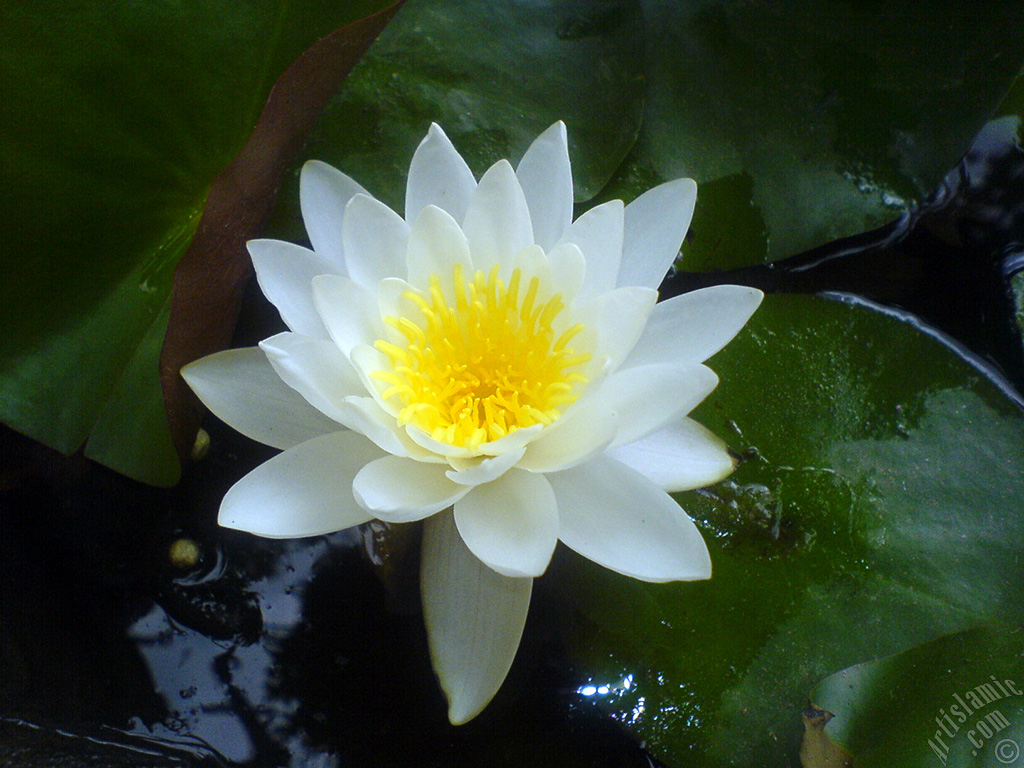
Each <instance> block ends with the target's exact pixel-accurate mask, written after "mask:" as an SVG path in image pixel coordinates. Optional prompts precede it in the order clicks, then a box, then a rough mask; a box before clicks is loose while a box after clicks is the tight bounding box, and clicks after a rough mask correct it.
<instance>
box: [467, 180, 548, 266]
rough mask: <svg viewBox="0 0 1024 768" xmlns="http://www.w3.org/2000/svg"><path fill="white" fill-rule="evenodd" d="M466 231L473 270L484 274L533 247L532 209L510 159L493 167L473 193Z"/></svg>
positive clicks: (468, 210) (506, 264) (506, 263)
mask: <svg viewBox="0 0 1024 768" xmlns="http://www.w3.org/2000/svg"><path fill="white" fill-rule="evenodd" d="M462 231H463V232H465V233H466V240H467V241H469V251H470V253H471V254H472V257H473V269H474V270H480V271H482V272H483V273H484V274H487V273H489V272H490V270H491V267H492V266H494V265H495V264H500V265H502V266H508V265H511V263H512V259H513V257H514V256H515V255H516V254H517V253H519V251H521V250H523V248H526V247H527V246H529V245H533V227H532V225H531V224H530V209H529V208H528V207H527V205H526V197H524V195H523V190H522V187H520V186H519V181H518V180H517V179H516V174H515V171H513V170H512V166H511V165H509V164H508V161H507V160H499V161H498V162H496V163H495V164H494V165H492V166H491V167H490V168H489V169H488V170H487V173H485V174H484V175H483V177H482V178H481V179H480V183H479V184H478V185H477V188H476V189H475V190H473V196H472V197H471V198H470V201H469V208H468V209H467V211H466V218H465V220H464V221H463V222H462Z"/></svg>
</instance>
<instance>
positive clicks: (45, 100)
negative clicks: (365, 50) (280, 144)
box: [0, 0, 388, 484]
mask: <svg viewBox="0 0 1024 768" xmlns="http://www.w3.org/2000/svg"><path fill="white" fill-rule="evenodd" d="M387 4H388V3H387V2H381V1H380V0H377V1H371V0H360V1H359V2H348V3H343V4H340V5H339V4H334V5H333V6H331V5H326V6H325V5H323V4H320V3H314V2H299V3H294V2H252V1H247V2H225V1H224V0H207V1H206V2H189V3H130V4H125V3H113V4H112V3H106V2H90V1H89V0H78V1H76V2H41V3H36V2H20V3H7V4H5V5H4V7H3V9H2V10H0V26H2V27H3V29H4V33H5V35H4V45H3V46H2V47H0V72H2V73H3V77H0V102H2V103H3V104H4V119H3V120H2V121H0V164H2V166H3V168H4V176H5V183H4V184H3V185H2V188H0V207H2V208H3V210H4V212H5V225H4V242H3V256H2V259H0V264H2V266H0V326H2V327H3V328H4V331H5V336H4V343H3V345H2V347H0V419H2V420H3V421H4V422H6V423H7V424H9V425H10V426H12V427H14V428H15V429H17V430H18V431H20V432H23V433H24V434H27V435H29V436H30V437H33V438H35V439H37V440H40V441H42V442H44V443H46V444H47V445H50V446H51V447H53V448H56V449H58V450H60V451H63V452H65V453H71V452H73V451H75V450H77V449H78V448H79V447H81V445H82V444H83V442H85V441H86V439H87V437H88V436H89V435H90V433H93V434H94V435H95V436H96V437H95V440H90V442H89V444H88V445H87V446H86V449H85V452H86V455H89V456H92V457H94V458H97V459H99V460H100V461H104V462H106V463H109V464H110V465H111V466H114V467H115V468H117V469H119V470H121V471H123V472H126V473H127V474H130V475H132V476H133V477H136V478H139V479H143V480H147V481H150V482H155V483H159V484H168V483H170V482H173V481H174V480H175V479H176V477H177V474H178V466H177V458H176V456H175V454H174V451H173V448H172V446H171V443H170V437H169V433H168V429H167V425H166V419H165V418H162V413H161V411H162V407H163V406H162V396H161V394H160V390H159V387H160V383H159V378H158V374H157V358H158V355H159V351H160V343H161V340H162V338H163V328H164V326H165V325H166V305H167V301H168V294H169V291H170V286H171V278H172V275H173V272H174V267H175V264H176V263H177V261H178V259H179V257H180V256H181V255H182V253H183V252H184V251H185V249H186V248H187V247H188V245H189V243H190V241H191V238H192V234H193V232H194V231H195V228H196V225H197V223H198V221H199V217H200V214H201V213H202V211H203V207H204V203H205V200H206V195H207V191H208V189H209V188H210V185H211V184H212V182H213V180H214V179H215V177H216V176H217V175H218V173H220V171H221V170H222V169H223V168H224V167H225V166H227V165H228V163H229V162H231V160H232V159H233V158H234V157H235V155H236V154H237V153H238V151H239V150H240V149H241V147H242V146H243V145H244V143H245V141H246V139H247V138H248V137H249V134H250V132H251V130H252V127H253V125H254V124H255V122H256V120H257V118H258V117H259V115H260V112H261V110H262V108H263V105H264V103H265V102H266V100H267V95H268V93H269V91H270V89H271V87H272V86H273V85H274V82H275V80H276V79H277V78H278V76H279V75H280V74H281V73H282V71H284V70H285V68H286V67H287V66H288V65H289V64H290V63H291V62H292V61H293V60H294V59H295V57H296V56H298V55H299V54H300V53H301V52H302V51H303V50H304V49H305V48H306V47H307V46H309V45H310V43H312V42H313V41H314V40H316V39H317V38H318V37H320V36H322V35H324V34H326V33H328V32H330V31H331V30H333V29H335V28H337V27H339V26H341V25H343V24H346V23H348V22H350V21H352V20H354V19H358V18H361V17H363V16H366V15H367V14H369V13H371V12H373V11H377V10H379V9H380V8H382V7H383V6H385V5H387Z"/></svg>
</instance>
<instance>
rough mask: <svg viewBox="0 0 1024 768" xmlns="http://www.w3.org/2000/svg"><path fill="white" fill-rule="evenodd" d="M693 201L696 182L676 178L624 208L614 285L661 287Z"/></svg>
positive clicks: (687, 219)
mask: <svg viewBox="0 0 1024 768" xmlns="http://www.w3.org/2000/svg"><path fill="white" fill-rule="evenodd" d="M696 202H697V184H696V182H694V180H693V179H676V180H675V181H669V182H666V183H664V184H661V185H659V186H657V187H655V188H654V189H649V190H647V191H646V192H644V193H643V194H642V195H640V197H638V198H637V199H636V200H634V201H633V202H632V203H630V204H629V205H627V206H626V234H625V239H624V240H623V243H622V267H621V268H620V269H619V279H618V283H617V284H618V285H620V286H623V285H639V286H643V287H645V288H657V287H658V286H659V285H661V281H662V280H664V279H665V273H666V272H668V269H669V267H671V266H672V262H673V261H675V258H676V255H678V253H679V247H680V246H681V245H682V244H683V238H684V237H686V230H687V229H689V228H690V220H691V219H692V218H693V206H694V205H695V204H696Z"/></svg>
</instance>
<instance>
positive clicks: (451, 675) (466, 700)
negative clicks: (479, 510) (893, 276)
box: [420, 513, 533, 725]
mask: <svg viewBox="0 0 1024 768" xmlns="http://www.w3.org/2000/svg"><path fill="white" fill-rule="evenodd" d="M420 588H421V591H422V593H423V618H424V621H425V622H426V625H427V640H428V642H429V645H430V659H431V661H432V662H433V665H434V671H435V672H436V673H437V677H438V679H439V680H440V683H441V688H442V690H444V694H445V696H446V697H447V699H448V719H449V720H451V722H452V724H454V725H461V724H463V723H466V722H468V721H470V720H472V719H473V718H474V717H476V716H477V715H478V714H480V712H482V711H483V709H484V707H486V706H487V704H488V703H489V702H490V700H491V699H492V698H494V694H496V693H497V692H498V689H499V688H500V687H501V684H502V683H503V682H504V680H505V676H506V675H507V674H508V670H509V668H510V667H511V666H512V659H513V658H515V655H516V650H517V649H518V648H519V640H520V639H521V638H522V635H523V627H524V626H525V625H526V614H527V611H528V610H529V607H530V593H531V591H532V589H533V579H512V578H508V577H506V576H502V575H501V574H499V573H496V572H495V571H493V570H492V569H490V568H488V567H487V566H486V565H484V564H483V563H482V562H480V560H478V559H477V558H476V556H474V555H473V553H472V552H470V551H469V549H468V548H467V547H466V545H465V543H464V542H463V541H462V537H461V536H460V535H459V532H458V530H456V527H455V521H454V520H453V519H452V515H451V514H448V513H442V514H440V515H436V516H434V517H433V518H431V519H430V520H428V521H427V522H426V525H425V527H424V532H423V560H422V565H421V566H420Z"/></svg>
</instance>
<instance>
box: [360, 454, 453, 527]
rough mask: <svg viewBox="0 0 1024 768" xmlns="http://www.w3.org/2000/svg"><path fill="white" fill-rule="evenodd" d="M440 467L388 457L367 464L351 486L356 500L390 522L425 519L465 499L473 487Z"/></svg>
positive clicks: (364, 507)
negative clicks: (454, 478) (456, 481)
mask: <svg viewBox="0 0 1024 768" xmlns="http://www.w3.org/2000/svg"><path fill="white" fill-rule="evenodd" d="M444 472H445V468H444V465H441V464H426V463H424V462H421V461H413V460H412V459H401V458H398V457H397V456H385V457H384V458H382V459H377V460H376V461H373V462H371V463H369V464H367V465H366V466H365V467H363V469H362V470H361V471H360V472H359V474H358V475H356V479H355V482H354V483H353V485H352V491H353V493H354V494H355V497H356V501H358V502H359V504H360V506H362V507H363V509H365V510H367V511H369V512H372V513H373V516H374V517H378V518H380V519H381V520H384V521H385V522H388V523H408V522H411V521H413V520H422V519H423V518H424V517H429V516H430V515H432V514H434V513H435V512H440V511H441V510H442V509H444V508H445V507H450V506H451V505H452V504H454V503H455V502H456V501H458V500H459V499H461V498H462V497H463V496H465V495H466V494H467V493H468V492H469V490H470V487H469V486H466V485H458V484H457V483H453V482H452V481H451V480H449V479H448V478H447V477H445V474H444Z"/></svg>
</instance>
